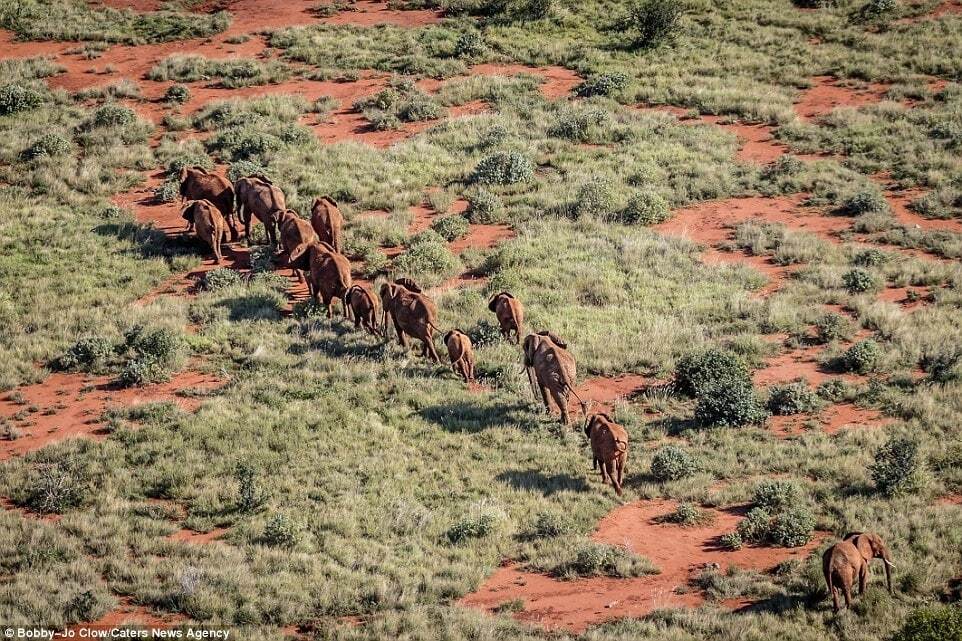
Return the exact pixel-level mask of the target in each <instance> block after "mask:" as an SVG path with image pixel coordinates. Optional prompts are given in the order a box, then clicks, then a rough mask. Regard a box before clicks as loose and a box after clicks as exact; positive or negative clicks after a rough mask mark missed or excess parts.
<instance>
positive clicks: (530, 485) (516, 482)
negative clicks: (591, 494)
mask: <svg viewBox="0 0 962 641" xmlns="http://www.w3.org/2000/svg"><path fill="white" fill-rule="evenodd" d="M495 479H496V480H497V481H499V482H501V483H504V484H506V485H510V486H511V487H513V488H514V489H516V490H528V491H536V492H540V493H541V494H543V495H544V496H551V495H553V494H557V493H558V492H587V491H588V489H589V488H588V483H587V481H585V479H584V477H575V476H571V475H570V474H552V475H551V476H547V475H546V474H544V473H543V472H541V471H540V470H508V471H507V472H502V473H501V474H498V475H497V476H496V477H495Z"/></svg>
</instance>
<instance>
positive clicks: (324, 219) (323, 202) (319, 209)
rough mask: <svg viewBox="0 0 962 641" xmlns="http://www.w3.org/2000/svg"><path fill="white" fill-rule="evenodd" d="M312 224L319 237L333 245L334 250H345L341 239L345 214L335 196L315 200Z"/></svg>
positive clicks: (312, 208)
mask: <svg viewBox="0 0 962 641" xmlns="http://www.w3.org/2000/svg"><path fill="white" fill-rule="evenodd" d="M311 226H312V227H313V228H314V232H315V233H316V234H317V237H318V238H320V239H321V240H322V241H323V242H325V243H328V244H329V245H330V246H331V247H333V248H334V251H337V252H343V251H344V244H343V241H342V240H341V228H342V227H343V226H344V216H343V215H342V214H341V210H340V209H338V207H337V203H336V202H334V199H333V198H331V197H330V196H324V197H323V198H318V199H316V200H315V201H314V204H313V205H312V206H311Z"/></svg>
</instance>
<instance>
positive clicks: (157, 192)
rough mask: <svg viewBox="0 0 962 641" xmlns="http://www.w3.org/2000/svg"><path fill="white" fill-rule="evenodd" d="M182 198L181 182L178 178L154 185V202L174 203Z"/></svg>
mask: <svg viewBox="0 0 962 641" xmlns="http://www.w3.org/2000/svg"><path fill="white" fill-rule="evenodd" d="M178 198H180V182H179V181H177V180H165V181H164V182H162V183H160V184H159V185H157V186H156V187H154V202H158V203H172V202H175V201H176V200H177V199H178Z"/></svg>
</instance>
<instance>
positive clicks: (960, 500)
mask: <svg viewBox="0 0 962 641" xmlns="http://www.w3.org/2000/svg"><path fill="white" fill-rule="evenodd" d="M935 503H936V504H937V505H957V506H962V494H946V495H945V496H940V497H939V498H937V499H936V500H935Z"/></svg>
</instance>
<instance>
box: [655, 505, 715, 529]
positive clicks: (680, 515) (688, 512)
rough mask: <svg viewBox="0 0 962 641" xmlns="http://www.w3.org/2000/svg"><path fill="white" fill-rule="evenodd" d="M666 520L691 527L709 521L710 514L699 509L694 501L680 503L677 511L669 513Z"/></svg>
mask: <svg viewBox="0 0 962 641" xmlns="http://www.w3.org/2000/svg"><path fill="white" fill-rule="evenodd" d="M665 520H667V521H668V522H670V523H677V524H678V525H684V526H687V527H691V526H694V525H701V524H703V523H705V522H707V521H708V520H709V516H708V515H707V514H705V513H704V512H702V511H701V510H700V509H698V506H696V505H695V504H694V503H679V504H678V507H677V508H676V509H675V511H674V512H672V513H671V514H669V515H668V516H667V517H666V519H665Z"/></svg>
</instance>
